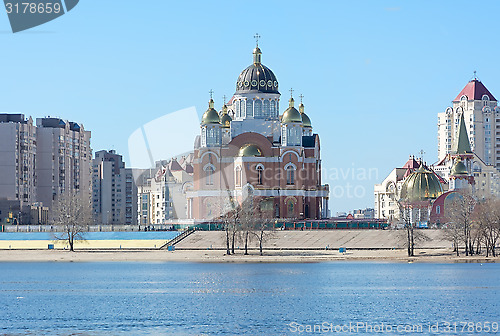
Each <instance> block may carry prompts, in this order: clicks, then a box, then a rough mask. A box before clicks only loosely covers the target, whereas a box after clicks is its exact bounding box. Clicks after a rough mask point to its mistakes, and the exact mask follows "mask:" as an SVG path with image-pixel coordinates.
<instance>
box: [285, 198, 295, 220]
mask: <svg viewBox="0 0 500 336" xmlns="http://www.w3.org/2000/svg"><path fill="white" fill-rule="evenodd" d="M286 208H287V217H288V218H293V217H295V214H294V210H295V209H294V208H295V205H294V204H293V201H292V200H289V201H288V204H287V207H286Z"/></svg>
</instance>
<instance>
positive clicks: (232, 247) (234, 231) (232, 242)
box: [231, 229, 236, 254]
mask: <svg viewBox="0 0 500 336" xmlns="http://www.w3.org/2000/svg"><path fill="white" fill-rule="evenodd" d="M235 238H236V229H234V230H233V239H232V240H231V253H232V254H234V244H235V242H234V241H235V240H236V239H235Z"/></svg>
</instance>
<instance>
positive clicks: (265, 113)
mask: <svg viewBox="0 0 500 336" xmlns="http://www.w3.org/2000/svg"><path fill="white" fill-rule="evenodd" d="M262 115H263V116H264V117H265V118H269V117H270V116H271V111H270V102H269V100H268V99H265V100H264V110H263V111H262Z"/></svg>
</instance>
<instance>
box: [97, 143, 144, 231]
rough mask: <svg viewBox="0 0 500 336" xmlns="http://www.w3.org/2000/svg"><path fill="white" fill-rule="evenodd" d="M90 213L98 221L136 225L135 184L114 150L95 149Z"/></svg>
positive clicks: (130, 173) (128, 169) (100, 222)
mask: <svg viewBox="0 0 500 336" xmlns="http://www.w3.org/2000/svg"><path fill="white" fill-rule="evenodd" d="M92 213H93V214H94V219H95V221H96V223H98V224H122V225H135V224H136V223H137V186H136V184H135V182H134V176H133V172H132V169H130V168H125V163H124V162H123V159H122V156H121V155H119V154H116V152H115V151H114V150H110V151H105V150H102V151H98V152H96V153H95V158H94V160H93V163H92Z"/></svg>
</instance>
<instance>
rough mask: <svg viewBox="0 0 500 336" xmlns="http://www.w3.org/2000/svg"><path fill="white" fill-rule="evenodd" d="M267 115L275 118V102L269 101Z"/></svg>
mask: <svg viewBox="0 0 500 336" xmlns="http://www.w3.org/2000/svg"><path fill="white" fill-rule="evenodd" d="M269 113H270V115H271V117H272V118H275V117H276V101H275V100H273V101H271V108H270V112H269Z"/></svg>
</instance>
